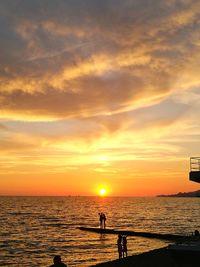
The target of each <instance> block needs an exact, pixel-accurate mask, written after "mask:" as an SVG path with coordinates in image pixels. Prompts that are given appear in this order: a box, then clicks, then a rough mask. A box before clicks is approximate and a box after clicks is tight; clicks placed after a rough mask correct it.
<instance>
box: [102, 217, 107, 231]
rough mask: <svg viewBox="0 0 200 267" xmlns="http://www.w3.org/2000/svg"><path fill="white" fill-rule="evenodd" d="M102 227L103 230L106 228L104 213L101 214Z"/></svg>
mask: <svg viewBox="0 0 200 267" xmlns="http://www.w3.org/2000/svg"><path fill="white" fill-rule="evenodd" d="M102 226H103V228H104V229H105V228H106V215H105V213H102Z"/></svg>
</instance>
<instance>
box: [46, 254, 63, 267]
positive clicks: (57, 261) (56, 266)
mask: <svg viewBox="0 0 200 267" xmlns="http://www.w3.org/2000/svg"><path fill="white" fill-rule="evenodd" d="M49 267H67V265H66V264H65V263H63V262H62V261H61V256H59V255H56V256H55V257H54V258H53V264H52V265H51V266H49Z"/></svg>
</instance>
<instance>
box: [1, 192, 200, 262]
mask: <svg viewBox="0 0 200 267" xmlns="http://www.w3.org/2000/svg"><path fill="white" fill-rule="evenodd" d="M99 212H104V213H105V214H106V217H107V220H106V228H109V229H110V228H111V229H117V230H133V231H142V232H150V233H170V234H181V235H191V234H192V232H194V230H195V229H200V198H181V197H179V198H173V197H138V198H137V197H81V196H77V197H73V196H67V197H14V196H13V197H9V196H2V197H0V266H13V267H16V266H17V267H34V266H37V267H38V266H39V267H40V266H41V267H45V266H50V265H51V264H52V263H53V262H52V259H53V257H54V256H55V255H57V254H58V255H61V257H62V260H63V262H65V263H66V264H67V266H68V267H70V266H71V267H75V266H79V267H89V266H93V265H95V264H97V263H102V262H106V261H110V260H115V259H117V258H118V251H117V235H115V234H99V233H91V232H87V231H82V230H80V229H79V227H81V226H83V227H97V228H98V227H99ZM127 242H128V244H127V245H128V255H136V254H140V253H142V252H146V251H150V250H153V249H156V248H161V247H165V246H167V245H168V244H170V241H163V240H158V239H151V238H143V237H134V236H128V237H127Z"/></svg>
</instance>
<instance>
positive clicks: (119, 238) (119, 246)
mask: <svg viewBox="0 0 200 267" xmlns="http://www.w3.org/2000/svg"><path fill="white" fill-rule="evenodd" d="M117 248H118V254H119V259H121V257H122V249H123V248H122V235H120V234H119V235H118V239H117Z"/></svg>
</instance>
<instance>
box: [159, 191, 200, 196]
mask: <svg viewBox="0 0 200 267" xmlns="http://www.w3.org/2000/svg"><path fill="white" fill-rule="evenodd" d="M156 197H200V190H197V191H193V192H179V193H177V194H172V195H157V196H156Z"/></svg>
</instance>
